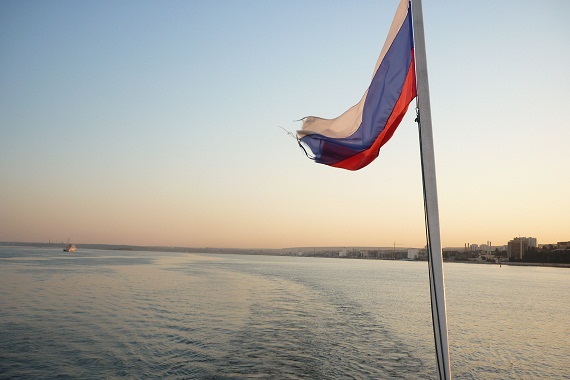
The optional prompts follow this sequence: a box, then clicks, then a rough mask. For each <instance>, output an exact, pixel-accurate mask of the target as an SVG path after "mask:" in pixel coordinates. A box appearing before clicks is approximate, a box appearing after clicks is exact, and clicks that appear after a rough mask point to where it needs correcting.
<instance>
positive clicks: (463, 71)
mask: <svg viewBox="0 0 570 380" xmlns="http://www.w3.org/2000/svg"><path fill="white" fill-rule="evenodd" d="M397 3H398V2H397V1H387V0H385V1H381V0H377V1H351V2H344V1H308V2H307V1H286V2H277V1H0V178H1V181H0V241H48V239H52V240H57V241H66V240H67V239H68V238H69V239H71V240H73V241H75V242H78V243H81V242H83V243H117V244H120V243H123V244H152V245H179V246H198V247H205V246H209V247H212V246H214V247H230V246H234V247H289V246H307V245H316V246H323V245H331V246H332V245H335V246H336V245H340V246H343V245H347V246H348V245H361V246H390V245H392V244H393V243H394V241H395V242H396V243H397V244H402V245H406V246H418V247H419V246H423V245H424V244H425V234H424V229H423V228H424V227H423V203H422V198H421V196H422V190H421V177H420V163H419V151H418V137H417V130H416V128H417V127H416V125H415V124H414V122H413V119H414V115H413V110H412V109H410V110H409V111H408V116H407V117H406V118H405V119H404V121H403V123H402V124H401V126H400V127H399V129H398V130H397V131H396V134H395V135H394V137H393V138H392V140H391V141H390V142H389V143H388V144H387V145H386V146H385V147H384V148H383V149H382V150H381V152H380V157H379V158H378V159H377V160H376V161H375V162H373V163H372V164H371V165H369V166H368V167H366V168H365V169H363V170H361V171H358V172H347V171H343V170H339V169H333V168H329V167H326V166H323V165H317V164H314V163H312V162H311V161H309V160H308V159H307V158H305V157H304V155H303V153H302V151H301V150H300V149H299V148H298V147H297V146H296V142H295V141H294V140H293V139H291V138H290V137H288V136H287V135H286V134H285V133H284V132H283V131H282V130H281V129H279V128H277V126H282V127H284V128H285V129H287V130H291V131H293V130H295V129H297V128H299V127H300V124H299V123H296V122H294V121H293V120H296V119H300V118H301V117H303V116H307V115H317V116H322V117H335V116H338V115H339V114H340V113H342V112H343V111H345V110H346V109H347V108H348V107H350V106H352V105H353V104H354V103H356V102H357V101H358V100H359V99H360V97H361V95H362V94H363V92H364V91H365V89H366V87H367V86H368V84H369V83H368V82H369V80H370V77H371V74H372V69H373V68H374V64H375V62H376V59H377V56H378V54H379V52H380V49H381V48H382V44H383V42H384V38H385V36H386V33H387V31H388V28H389V26H390V22H391V20H392V17H393V15H394V12H395V9H396V7H397ZM423 8H424V18H425V20H424V21H425V27H426V31H425V33H426V44H427V53H428V71H429V80H430V90H431V103H432V114H433V126H434V138H435V150H436V163H437V170H438V173H437V174H438V185H439V189H438V190H439V195H440V215H441V227H442V241H443V245H444V246H463V244H464V243H467V242H470V243H479V244H480V243H485V242H486V241H488V240H490V241H492V242H493V244H505V243H506V242H507V240H509V239H511V238H512V237H514V236H518V235H521V236H534V237H537V238H538V242H539V243H552V242H556V241H563V240H570V223H569V222H568V215H570V201H569V196H568V194H570V177H569V176H568V172H569V171H570V149H569V147H568V144H569V142H570V122H569V121H568V119H569V118H568V101H569V100H570V96H569V95H568V89H569V88H570V75H569V74H568V71H567V66H568V62H570V43H568V41H570V26H569V25H570V24H569V23H568V18H569V17H570V2H567V1H564V0H558V1H556V0H551V1H538V0H536V1H515V0H512V1H474V2H463V1H461V2H446V1H425V0H424V3H423Z"/></svg>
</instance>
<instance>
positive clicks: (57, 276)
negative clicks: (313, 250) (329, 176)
mask: <svg viewBox="0 0 570 380" xmlns="http://www.w3.org/2000/svg"><path fill="white" fill-rule="evenodd" d="M445 271H446V286H447V298H448V314H449V336H450V342H451V347H450V351H451V355H452V357H451V359H452V361H451V363H452V372H453V375H454V378H455V379H537V378H544V379H547V378H570V370H569V369H568V367H567V365H566V361H567V357H568V354H570V348H569V347H570V341H569V338H568V337H569V336H570V331H569V327H568V326H570V323H569V322H570V320H569V317H568V314H569V312H570V302H568V301H569V299H568V295H567V289H568V286H569V285H570V275H569V273H570V272H569V271H568V270H566V269H557V268H529V267H526V268H518V267H516V268H515V267H508V266H503V267H501V268H499V267H497V266H490V265H489V266H487V265H464V264H450V265H447V264H446V267H445ZM430 318H431V313H430V306H429V287H428V281H427V264H426V263H418V262H395V261H394V262H391V261H367V260H342V259H319V258H292V257H271V256H232V255H191V254H176V253H157V252H128V253H125V252H112V251H86V250H82V251H78V252H76V253H74V254H72V255H71V254H67V253H62V252H60V251H57V250H41V249H32V248H7V247H0V336H1V337H2V339H1V340H0V378H11V377H20V378H53V377H62V378H66V377H68V378H86V377H91V378H116V377H125V378H169V377H170V378H195V379H249V378H263V379H266V378H272V379H354V378H358V379H365V378H369V379H389V378H400V379H426V378H435V377H434V376H435V367H434V364H435V354H434V351H433V337H432V328H431V319H430Z"/></svg>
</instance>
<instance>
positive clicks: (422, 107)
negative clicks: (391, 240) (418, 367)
mask: <svg viewBox="0 0 570 380" xmlns="http://www.w3.org/2000/svg"><path fill="white" fill-rule="evenodd" d="M411 2H412V20H413V22H412V24H413V30H414V50H415V60H416V86H417V94H418V98H417V99H418V119H417V121H418V128H419V135H420V154H421V162H422V179H423V188H424V209H425V219H426V240H427V253H428V266H429V280H430V294H431V310H432V321H433V334H434V340H435V351H436V358H437V370H438V373H439V378H440V379H444V380H450V379H451V371H450V366H449V343H448V339H447V314H446V311H445V285H444V281H443V256H442V251H441V238H440V231H439V210H438V203H437V183H436V176H435V157H434V149H433V134H432V128H431V109H430V99H429V86H428V75H427V59H426V47H425V37H424V23H423V15H422V2H421V0H411Z"/></svg>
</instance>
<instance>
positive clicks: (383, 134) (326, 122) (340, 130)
mask: <svg viewBox="0 0 570 380" xmlns="http://www.w3.org/2000/svg"><path fill="white" fill-rule="evenodd" d="M415 97H416V75H415V61H414V43H413V33H412V16H411V10H410V5H409V0H402V1H401V2H400V5H399V6H398V9H397V11H396V15H395V17H394V21H393V22H392V26H391V27H390V31H389V33H388V37H387V39H386V42H385V43H384V47H383V48H382V51H381V53H380V57H379V58H378V61H377V63H376V67H375V69H374V74H373V77H372V82H371V84H370V86H369V87H368V89H367V90H366V92H365V93H364V96H363V97H362V99H361V100H360V102H358V103H357V104H356V105H354V106H353V107H351V108H350V109H349V110H347V111H346V112H344V113H343V114H342V115H340V116H339V117H337V118H335V119H323V118H320V117H316V116H308V117H305V118H303V119H302V121H303V126H302V129H301V130H299V131H297V139H298V141H299V144H300V145H301V146H302V148H303V149H304V150H305V152H306V153H307V155H308V156H309V157H310V158H312V159H313V160H314V161H315V162H317V163H321V164H325V165H329V166H334V167H338V168H343V169H347V170H358V169H361V168H363V167H365V166H366V165H368V164H369V163H371V162H372V161H373V160H374V159H375V158H376V157H378V153H379V151H380V148H381V147H382V146H383V145H384V144H385V143H386V142H387V141H388V140H389V139H390V137H392V135H393V134H394V131H395V130H396V128H397V127H398V125H399V123H400V121H401V120H402V118H403V117H404V115H405V114H406V111H407V109H408V105H409V104H410V102H411V101H412V100H413V99H414V98H415Z"/></svg>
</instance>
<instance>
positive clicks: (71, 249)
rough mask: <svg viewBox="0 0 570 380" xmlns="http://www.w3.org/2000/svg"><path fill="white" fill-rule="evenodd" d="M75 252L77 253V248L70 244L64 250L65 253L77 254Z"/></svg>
mask: <svg viewBox="0 0 570 380" xmlns="http://www.w3.org/2000/svg"><path fill="white" fill-rule="evenodd" d="M75 251H77V247H76V246H75V244H68V245H66V246H65V248H64V249H63V252H75Z"/></svg>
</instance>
